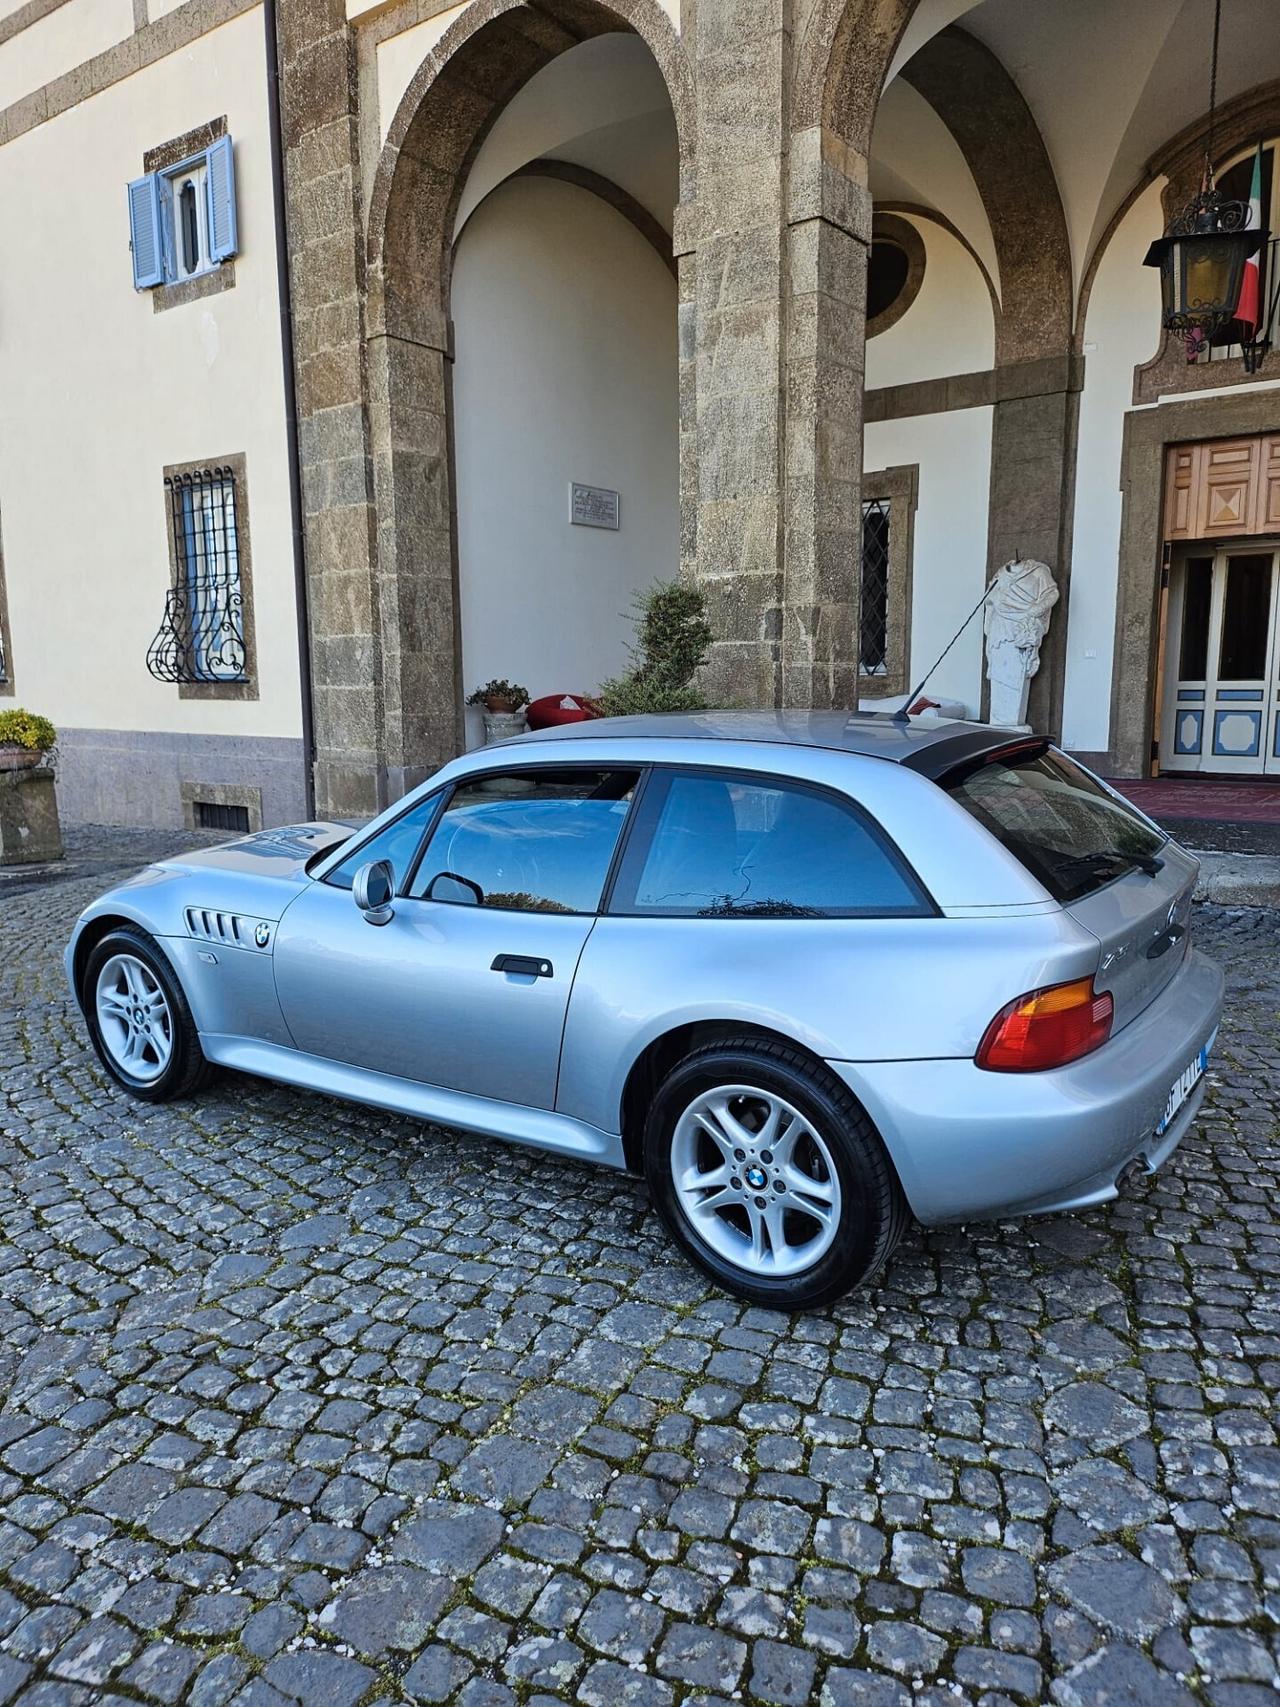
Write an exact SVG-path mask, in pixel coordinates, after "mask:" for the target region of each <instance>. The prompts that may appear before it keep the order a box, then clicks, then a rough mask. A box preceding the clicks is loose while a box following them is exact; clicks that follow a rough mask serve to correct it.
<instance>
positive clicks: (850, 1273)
mask: <svg viewBox="0 0 1280 1707" xmlns="http://www.w3.org/2000/svg"><path fill="white" fill-rule="evenodd" d="M721 1085H747V1086H752V1087H758V1088H759V1089H760V1090H762V1091H766V1092H772V1093H774V1094H775V1095H776V1096H778V1097H780V1098H782V1099H783V1100H785V1101H786V1102H787V1103H789V1104H790V1105H791V1106H792V1107H793V1108H794V1109H795V1110H796V1111H797V1112H799V1113H800V1114H801V1115H802V1116H803V1117H804V1119H805V1120H806V1121H810V1122H812V1123H813V1126H814V1130H815V1131H817V1132H819V1133H820V1134H821V1136H822V1139H823V1140H824V1142H825V1144H826V1146H827V1148H828V1150H829V1152H830V1154H831V1157H832V1160H833V1162H834V1164H835V1169H836V1173H837V1176H838V1180H839V1185H840V1214H839V1219H838V1222H837V1228H836V1233H835V1236H834V1239H833V1240H832V1242H831V1244H830V1246H829V1248H828V1249H827V1250H826V1251H825V1252H824V1253H823V1254H822V1255H820V1256H819V1257H818V1258H817V1260H816V1261H815V1262H814V1263H813V1264H812V1266H810V1267H807V1268H804V1269H802V1270H800V1271H799V1272H797V1273H794V1274H790V1275H785V1276H766V1275H761V1274H755V1273H752V1272H750V1271H749V1270H747V1269H744V1268H741V1267H739V1266H737V1264H735V1263H733V1262H731V1261H729V1260H727V1259H726V1258H725V1257H724V1256H722V1255H721V1254H720V1253H719V1252H717V1251H716V1250H714V1249H713V1248H712V1247H711V1246H710V1245H709V1244H708V1243H707V1242H706V1240H705V1239H704V1238H703V1237H702V1236H701V1235H700V1234H699V1232H698V1231H697V1229H696V1228H695V1226H694V1224H693V1222H692V1221H691V1220H690V1218H689V1216H688V1215H687V1214H686V1213H685V1210H684V1209H683V1207H682V1206H681V1203H680V1200H679V1196H678V1194H677V1192H676V1189H675V1186H674V1184H673V1180H672V1166H671V1149H672V1141H673V1138H674V1136H675V1131H676V1126H677V1123H678V1122H679V1119H680V1116H681V1115H682V1114H683V1113H684V1111H685V1110H686V1109H687V1108H688V1107H689V1105H690V1103H691V1102H692V1101H693V1100H694V1099H695V1098H696V1097H697V1096H698V1095H699V1094H700V1093H702V1092H704V1091H708V1090H714V1089H715V1088H717V1087H718V1086H721ZM739 1153H740V1152H739ZM644 1168H645V1177H646V1179H647V1181H648V1185H649V1191H650V1194H651V1196H652V1198H653V1201H654V1203H655V1204H656V1205H657V1208H658V1212H659V1214H660V1215H661V1216H662V1219H663V1221H664V1222H665V1223H666V1225H667V1229H668V1231H669V1232H670V1233H671V1236H672V1237H673V1238H674V1239H675V1241H676V1243H677V1244H678V1245H679V1246H680V1247H681V1249H682V1250H683V1251H684V1252H685V1253H686V1254H687V1255H688V1256H689V1257H690V1258H691V1259H692V1261H693V1262H695V1263H696V1264H697V1265H698V1267H699V1268H701V1269H702V1270H704V1272H705V1273H707V1274H709V1275H710V1276H711V1278H712V1279H713V1280H715V1281H716V1282H717V1284H718V1285H720V1286H722V1287H723V1288H724V1289H725V1290H726V1291H727V1292H732V1293H733V1294H735V1295H736V1296H737V1297H739V1298H744V1299H746V1300H747V1301H748V1302H750V1303H752V1304H762V1305H765V1306H769V1307H772V1308H773V1309H778V1310H816V1309H820V1308H821V1307H822V1306H824V1305H826V1304H830V1303H832V1302H833V1301H834V1300H835V1299H837V1298H840V1297H842V1296H843V1295H844V1294H845V1293H846V1292H848V1291H850V1290H851V1289H852V1288H853V1287H855V1286H859V1285H861V1284H863V1283H864V1282H866V1281H868V1280H870V1279H871V1278H872V1277H873V1276H874V1275H876V1274H878V1273H879V1271H880V1270H881V1269H882V1268H883V1267H884V1265H885V1264H886V1263H887V1262H888V1260H889V1258H890V1256H891V1255H892V1254H893V1250H894V1248H895V1246H896V1245H897V1243H898V1241H899V1239H901V1237H902V1235H903V1232H904V1231H905V1229H906V1226H907V1222H908V1220H909V1218H910V1211H909V1209H908V1208H907V1203H906V1199H905V1198H904V1197H903V1194H902V1187H901V1186H900V1185H899V1183H898V1176H897V1173H896V1172H895V1170H894V1167H893V1163H892V1162H891V1161H890V1160H889V1157H888V1154H887V1153H886V1151H885V1148H884V1145H883V1144H882V1142H881V1140H880V1137H879V1134H878V1133H877V1132H876V1130H875V1128H874V1126H873V1125H872V1124H871V1122H870V1120H868V1118H867V1116H866V1113H865V1111H864V1110H863V1109H862V1108H861V1107H860V1106H859V1104H858V1102H857V1101H856V1100H855V1098H854V1097H853V1096H852V1094H851V1093H850V1092H849V1090H848V1089H847V1087H846V1086H844V1085H843V1084H841V1082H840V1080H839V1079H837V1078H836V1077H835V1075H834V1074H833V1073H830V1072H828V1071H826V1070H825V1069H823V1068H822V1067H820V1066H817V1065H815V1063H814V1062H813V1061H812V1060H810V1059H809V1057H808V1056H806V1055H803V1054H801V1052H800V1051H799V1050H796V1049H791V1048H789V1047H788V1046H787V1045H786V1044H783V1043H769V1042H765V1041H762V1040H761V1039H759V1038H752V1037H741V1038H732V1037H731V1038H727V1039H725V1040H723V1041H720V1042H716V1043H709V1044H706V1045H705V1046H703V1047H702V1048H700V1049H695V1050H693V1051H692V1052H691V1053H690V1054H689V1055H687V1056H685V1058H684V1059H683V1060H682V1061H680V1062H679V1063H678V1064H677V1065H676V1066H675V1067H673V1068H672V1070H671V1071H670V1072H669V1073H668V1074H667V1077H666V1078H665V1079H664V1080H663V1082H662V1084H661V1085H660V1086H659V1088H658V1092H657V1094H656V1096H655V1097H654V1099H653V1103H652V1105H651V1107H650V1109H649V1114H648V1118H647V1121H646V1123H645V1134H644ZM756 1201H761V1200H759V1199H757V1200H756Z"/></svg>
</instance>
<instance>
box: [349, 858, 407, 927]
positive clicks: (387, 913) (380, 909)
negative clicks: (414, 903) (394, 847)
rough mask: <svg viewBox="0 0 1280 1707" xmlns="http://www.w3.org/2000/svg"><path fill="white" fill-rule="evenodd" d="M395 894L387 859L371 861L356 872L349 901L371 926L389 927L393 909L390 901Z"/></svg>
mask: <svg viewBox="0 0 1280 1707" xmlns="http://www.w3.org/2000/svg"><path fill="white" fill-rule="evenodd" d="M395 892H396V874H395V872H394V870H393V869H392V866H391V861H390V860H389V859H379V860H371V861H370V862H369V864H368V865H362V866H361V867H360V869H359V871H357V872H356V874H355V877H354V879H353V880H352V884H351V899H352V900H353V901H354V902H355V904H356V906H357V907H359V909H360V911H361V912H362V913H363V914H364V916H365V920H366V922H367V923H368V924H371V925H389V924H390V923H391V920H392V917H393V916H394V912H395V909H394V908H393V907H392V905H391V901H392V898H393V896H394V895H395Z"/></svg>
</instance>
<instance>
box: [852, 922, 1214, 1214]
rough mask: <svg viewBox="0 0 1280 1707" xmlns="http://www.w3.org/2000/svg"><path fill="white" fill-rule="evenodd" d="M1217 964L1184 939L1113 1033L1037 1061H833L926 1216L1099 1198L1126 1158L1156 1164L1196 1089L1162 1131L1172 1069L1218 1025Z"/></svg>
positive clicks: (1036, 1208)
mask: <svg viewBox="0 0 1280 1707" xmlns="http://www.w3.org/2000/svg"><path fill="white" fill-rule="evenodd" d="M1221 1013H1222V973H1221V971H1220V970H1219V968H1218V967H1217V966H1216V965H1215V964H1214V963H1213V961H1211V960H1207V959H1206V958H1205V957H1204V955H1202V954H1198V953H1196V952H1195V951H1194V950H1193V951H1192V952H1191V953H1190V954H1189V955H1188V956H1187V958H1186V960H1185V961H1184V963H1183V965H1182V967H1181V968H1180V970H1179V971H1178V973H1177V975H1176V976H1175V977H1174V979H1173V980H1172V982H1171V983H1170V984H1169V985H1168V986H1167V987H1166V988H1165V989H1164V990H1163V991H1162V992H1161V994H1160V995H1159V996H1158V997H1157V998H1156V1000H1155V1001H1154V1002H1153V1003H1152V1004H1151V1006H1150V1007H1149V1008H1147V1010H1146V1011H1145V1012H1144V1013H1142V1014H1140V1015H1139V1016H1138V1018H1137V1019H1136V1020H1134V1021H1132V1023H1131V1024H1129V1025H1127V1026H1126V1027H1125V1028H1124V1030H1123V1031H1122V1032H1120V1033H1118V1035H1117V1036H1115V1037H1113V1038H1112V1039H1111V1040H1110V1042H1108V1043H1106V1044H1104V1045H1103V1047H1102V1048H1101V1049H1099V1050H1096V1051H1095V1052H1094V1053H1093V1054H1092V1055H1087V1056H1086V1057H1085V1058H1084V1059H1083V1060H1082V1061H1075V1062H1072V1064H1071V1065H1070V1066H1069V1067H1060V1068H1057V1069H1055V1070H1054V1071H1052V1072H1048V1073H989V1072H984V1071H983V1070H982V1069H980V1068H978V1067H976V1066H975V1065H974V1064H973V1062H972V1061H971V1060H960V1061H956V1060H945V1061H876V1062H853V1061H833V1062H831V1063H830V1065H831V1067H832V1068H833V1069H834V1070H835V1071H836V1072H837V1073H839V1075H840V1076H841V1078H842V1079H843V1080H844V1081H845V1083H846V1084H847V1085H848V1086H849V1088H850V1089H851V1090H852V1091H853V1093H854V1095H855V1096H856V1097H857V1098H858V1099H859V1101H860V1102H861V1103H862V1105H863V1106H864V1108H865V1109H866V1111H867V1113H868V1114H869V1115H870V1116H871V1119H872V1120H873V1121H874V1122H875V1124H876V1126H877V1128H878V1130H879V1132H880V1135H881V1137H882V1138H883V1139H884V1142H885V1145H886V1147H887V1149H888V1151H889V1154H890V1156H891V1157H892V1158H893V1162H894V1165H895V1167H896V1168H897V1170H898V1177H899V1179H900V1180H901V1181H902V1187H903V1190H904V1191H905V1192H906V1195H907V1201H908V1202H909V1203H910V1205H911V1208H912V1210H913V1212H914V1214H915V1215H916V1217H917V1219H918V1220H920V1221H922V1222H924V1223H925V1224H926V1225H929V1224H933V1223H936V1222H943V1221H963V1220H988V1219H991V1218H993V1217H997V1216H1003V1215H1043V1214H1047V1213H1049V1212H1051V1211H1056V1210H1064V1209H1081V1208H1084V1207H1086V1206H1088V1205H1089V1204H1093V1203H1104V1202H1106V1201H1107V1199H1108V1198H1112V1197H1114V1196H1115V1195H1116V1192H1117V1189H1118V1188H1117V1177H1118V1176H1119V1175H1120V1174H1121V1173H1122V1172H1124V1171H1125V1170H1126V1169H1127V1168H1129V1166H1130V1164H1132V1163H1134V1162H1135V1161H1136V1162H1137V1163H1138V1166H1139V1167H1140V1168H1142V1169H1143V1170H1144V1171H1146V1172H1154V1170H1155V1169H1156V1168H1158V1167H1159V1166H1160V1165H1161V1164H1162V1163H1163V1162H1164V1160H1165V1159H1166V1157H1167V1156H1169V1154H1170V1153H1171V1152H1172V1151H1173V1150H1174V1148H1175V1147H1176V1146H1177V1144H1178V1142H1179V1141H1180V1139H1181V1138H1182V1136H1183V1134H1184V1133H1185V1132H1186V1130H1187V1128H1188V1127H1189V1126H1190V1124H1191V1122H1192V1120H1193V1119H1194V1118H1195V1115H1196V1111H1197V1109H1198V1108H1199V1106H1200V1103H1201V1101H1202V1099H1203V1097H1204V1080H1203V1079H1201V1081H1200V1083H1199V1084H1198V1085H1197V1086H1196V1087H1195V1089H1194V1090H1193V1091H1192V1093H1191V1095H1190V1096H1189V1097H1188V1098H1187V1101H1186V1102H1185V1103H1184V1104H1183V1105H1182V1107H1181V1108H1180V1109H1179V1110H1178V1113H1177V1115H1176V1117H1175V1118H1174V1120H1173V1122H1172V1124H1171V1125H1170V1126H1169V1128H1168V1129H1167V1130H1166V1131H1165V1132H1163V1133H1162V1134H1161V1135H1160V1137H1159V1138H1157V1137H1156V1136H1155V1129H1156V1125H1157V1123H1158V1122H1159V1120H1160V1119H1161V1118H1162V1116H1163V1114H1164V1111H1165V1104H1166V1101H1167V1099H1168V1095H1169V1090H1170V1087H1171V1086H1172V1084H1173V1082H1174V1080H1175V1079H1176V1078H1177V1077H1178V1075H1179V1073H1181V1071H1182V1070H1183V1068H1184V1067H1185V1066H1186V1065H1187V1063H1188V1062H1189V1061H1191V1060H1192V1059H1193V1057H1194V1056H1195V1055H1196V1054H1197V1053H1198V1051H1199V1050H1200V1049H1201V1047H1202V1046H1203V1045H1204V1044H1205V1043H1206V1042H1207V1041H1208V1040H1209V1039H1210V1037H1211V1036H1212V1035H1213V1033H1214V1031H1215V1030H1216V1029H1217V1025H1218V1020H1219V1018H1220V1016H1221Z"/></svg>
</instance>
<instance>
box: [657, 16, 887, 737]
mask: <svg viewBox="0 0 1280 1707" xmlns="http://www.w3.org/2000/svg"><path fill="white" fill-rule="evenodd" d="M696 52H697V64H698V183H699V198H698V203H697V207H696V210H690V211H689V213H688V214H687V216H686V220H685V223H684V225H682V227H681V228H680V231H679V232H678V237H680V239H681V241H678V243H677V248H678V249H679V248H681V247H684V248H696V258H697V279H696V287H695V290H694V293H693V301H694V303H695V308H696V317H695V333H694V336H695V346H696V352H697V403H696V410H697V415H696V418H697V431H696V445H697V465H698V485H697V560H696V576H697V580H698V582H699V584H700V585H701V587H702V589H703V591H704V592H705V593H706V596H707V604H708V615H709V619H710V622H711V625H712V628H713V629H714V631H715V633H716V636H717V639H716V642H715V644H714V646H713V647H712V652H711V657H710V660H709V663H708V666H707V671H706V677H705V687H706V691H707V692H708V694H709V695H710V696H711V697H712V698H713V699H714V700H717V701H719V702H720V703H722V704H738V705H763V706H810V705H812V706H830V705H853V704H855V703H856V698H857V603H858V591H857V583H858V541H859V530H858V517H859V505H858V486H859V479H860V475H861V458H862V425H861V423H862V348H863V335H864V332H863V328H864V320H865V306H866V283H865V280H866V249H867V243H868V240H869V234H870V199H869V197H868V195H867V191H866V170H865V161H863V160H861V159H860V158H858V159H855V158H853V157H852V156H851V155H850V154H849V152H848V151H847V150H846V149H844V148H843V146H842V145H841V144H840V143H839V140H838V139H837V138H836V137H834V136H832V135H830V134H829V133H824V132H823V130H822V129H821V127H820V126H815V127H813V128H812V129H811V130H808V131H802V132H800V133H798V135H795V136H793V135H792V134H791V131H790V128H789V116H790V115H789V99H788V89H789V84H790V79H791V76H792V70H793V67H792V63H791V20H790V17H789V8H788V5H787V3H786V0H760V3H757V4H753V5H750V6H744V5H743V4H742V0H699V5H698V13H697V43H696ZM687 227H691V228H692V240H690V239H689V234H688V231H687V229H686V228H687Z"/></svg>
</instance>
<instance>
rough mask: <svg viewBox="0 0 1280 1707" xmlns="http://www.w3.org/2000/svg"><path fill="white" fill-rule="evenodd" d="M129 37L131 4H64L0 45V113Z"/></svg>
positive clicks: (89, 0) (112, 0)
mask: <svg viewBox="0 0 1280 1707" xmlns="http://www.w3.org/2000/svg"><path fill="white" fill-rule="evenodd" d="M7 10H9V11H13V10H16V8H13V7H10V8H7ZM2 15H3V14H0V16H2ZM132 34H133V0H66V4H65V5H62V6H59V7H58V8H57V10H56V11H53V12H49V13H48V14H47V15H46V16H45V17H43V18H41V19H39V21H38V22H36V23H34V24H29V25H28V26H27V28H26V29H25V30H19V32H18V34H17V35H16V36H12V37H11V38H10V39H9V40H8V41H7V42H4V43H0V107H8V106H11V105H12V104H13V102H14V101H16V100H19V99H20V98H21V97H22V96H23V95H27V94H30V92H31V91H32V90H33V89H40V88H43V86H44V85H45V84H46V83H52V81H53V80H54V78H55V77H61V76H63V74H64V73H65V72H68V71H74V70H75V68H76V66H77V65H83V64H84V62H85V60H86V59H92V58H93V56H94V54H96V53H102V52H103V51H104V50H105V49H106V48H109V47H111V46H113V45H114V43H116V42H118V41H123V40H124V39H125V37H126V36H131V35H132Z"/></svg>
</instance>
